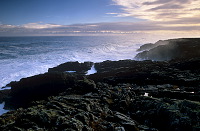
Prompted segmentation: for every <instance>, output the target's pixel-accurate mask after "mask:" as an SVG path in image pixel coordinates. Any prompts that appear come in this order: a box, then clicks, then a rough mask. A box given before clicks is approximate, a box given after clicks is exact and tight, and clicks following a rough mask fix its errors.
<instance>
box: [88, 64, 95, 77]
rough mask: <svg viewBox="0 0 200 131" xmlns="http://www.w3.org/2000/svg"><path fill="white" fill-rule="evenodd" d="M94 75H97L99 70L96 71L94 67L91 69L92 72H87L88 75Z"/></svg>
mask: <svg viewBox="0 0 200 131" xmlns="http://www.w3.org/2000/svg"><path fill="white" fill-rule="evenodd" d="M94 73H97V70H96V69H95V67H94V65H93V66H92V67H91V69H90V70H88V71H87V74H86V75H91V74H94Z"/></svg>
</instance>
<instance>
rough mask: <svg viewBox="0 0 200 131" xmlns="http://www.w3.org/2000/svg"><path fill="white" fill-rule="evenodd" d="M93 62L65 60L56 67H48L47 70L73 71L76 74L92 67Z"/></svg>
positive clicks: (83, 72)
mask: <svg viewBox="0 0 200 131" xmlns="http://www.w3.org/2000/svg"><path fill="white" fill-rule="evenodd" d="M92 65H93V62H84V63H79V62H78V61H76V62H66V63H63V64H61V65H58V66H57V67H53V68H49V70H48V72H67V71H75V72H76V73H78V74H85V73H86V72H87V71H88V70H90V68H91V67H92Z"/></svg>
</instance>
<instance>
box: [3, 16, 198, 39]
mask: <svg viewBox="0 0 200 131" xmlns="http://www.w3.org/2000/svg"><path fill="white" fill-rule="evenodd" d="M193 21H198V22H199V21H200V20H199V19H191V21H189V20H188V23H187V25H185V24H182V22H183V23H184V21H179V22H177V23H173V24H170V22H155V21H154V22H153V21H143V22H141V21H140V22H110V23H91V24H74V25H54V24H43V23H35V24H33V23H28V24H25V25H21V26H14V25H0V36H35V35H37V36H43V35H45V36H49V35H95V34H97V35H99V34H134V33H136V32H153V31H181V32H182V31H186V32H188V33H190V32H194V31H196V32H199V30H200V24H195V25H194V24H193Z"/></svg>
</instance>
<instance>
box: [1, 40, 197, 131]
mask: <svg viewBox="0 0 200 131" xmlns="http://www.w3.org/2000/svg"><path fill="white" fill-rule="evenodd" d="M168 47H170V49H169V48H168ZM199 47H200V39H197V38H196V39H173V40H165V41H159V42H157V43H155V44H147V45H144V46H141V48H140V49H139V51H143V52H140V53H139V54H138V55H137V56H136V58H137V59H140V60H144V61H135V60H120V61H104V62H101V63H93V62H85V63H79V62H67V63H63V64H61V65H59V66H57V67H54V68H51V69H49V71H48V72H47V73H45V74H40V75H36V76H32V77H28V78H23V79H21V80H20V81H18V82H11V83H9V84H8V85H7V86H10V87H11V89H10V90H2V91H0V101H1V102H3V101H5V108H6V109H12V111H9V112H7V113H5V114H3V115H1V116H0V130H2V131H35V130H38V131H73V130H74V131H105V130H106V131H107V130H108V131H199V130H200V102H199V101H200V68H199V67H200V51H199V49H200V48H199ZM164 49H165V50H164ZM163 50H164V51H163ZM154 51H156V53H155V54H154V53H153V52H154ZM160 53H161V54H160ZM165 56H170V57H168V58H166V57H165ZM147 58H148V60H146V59H147ZM166 60H167V61H166ZM92 66H94V68H95V69H96V71H97V72H96V73H94V74H90V75H86V74H87V71H88V70H89V69H90V68H91V67H92Z"/></svg>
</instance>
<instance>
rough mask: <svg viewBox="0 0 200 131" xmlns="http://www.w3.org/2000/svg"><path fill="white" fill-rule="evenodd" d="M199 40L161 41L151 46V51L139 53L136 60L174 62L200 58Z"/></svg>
mask: <svg viewBox="0 0 200 131" xmlns="http://www.w3.org/2000/svg"><path fill="white" fill-rule="evenodd" d="M199 48H200V39H199V38H181V39H171V40H165V41H159V42H157V43H155V44H154V45H151V48H150V50H146V51H143V52H141V53H138V54H137V55H136V56H135V58H136V59H138V60H155V61H163V60H172V59H181V60H182V59H191V58H199V57H200V51H199Z"/></svg>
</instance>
